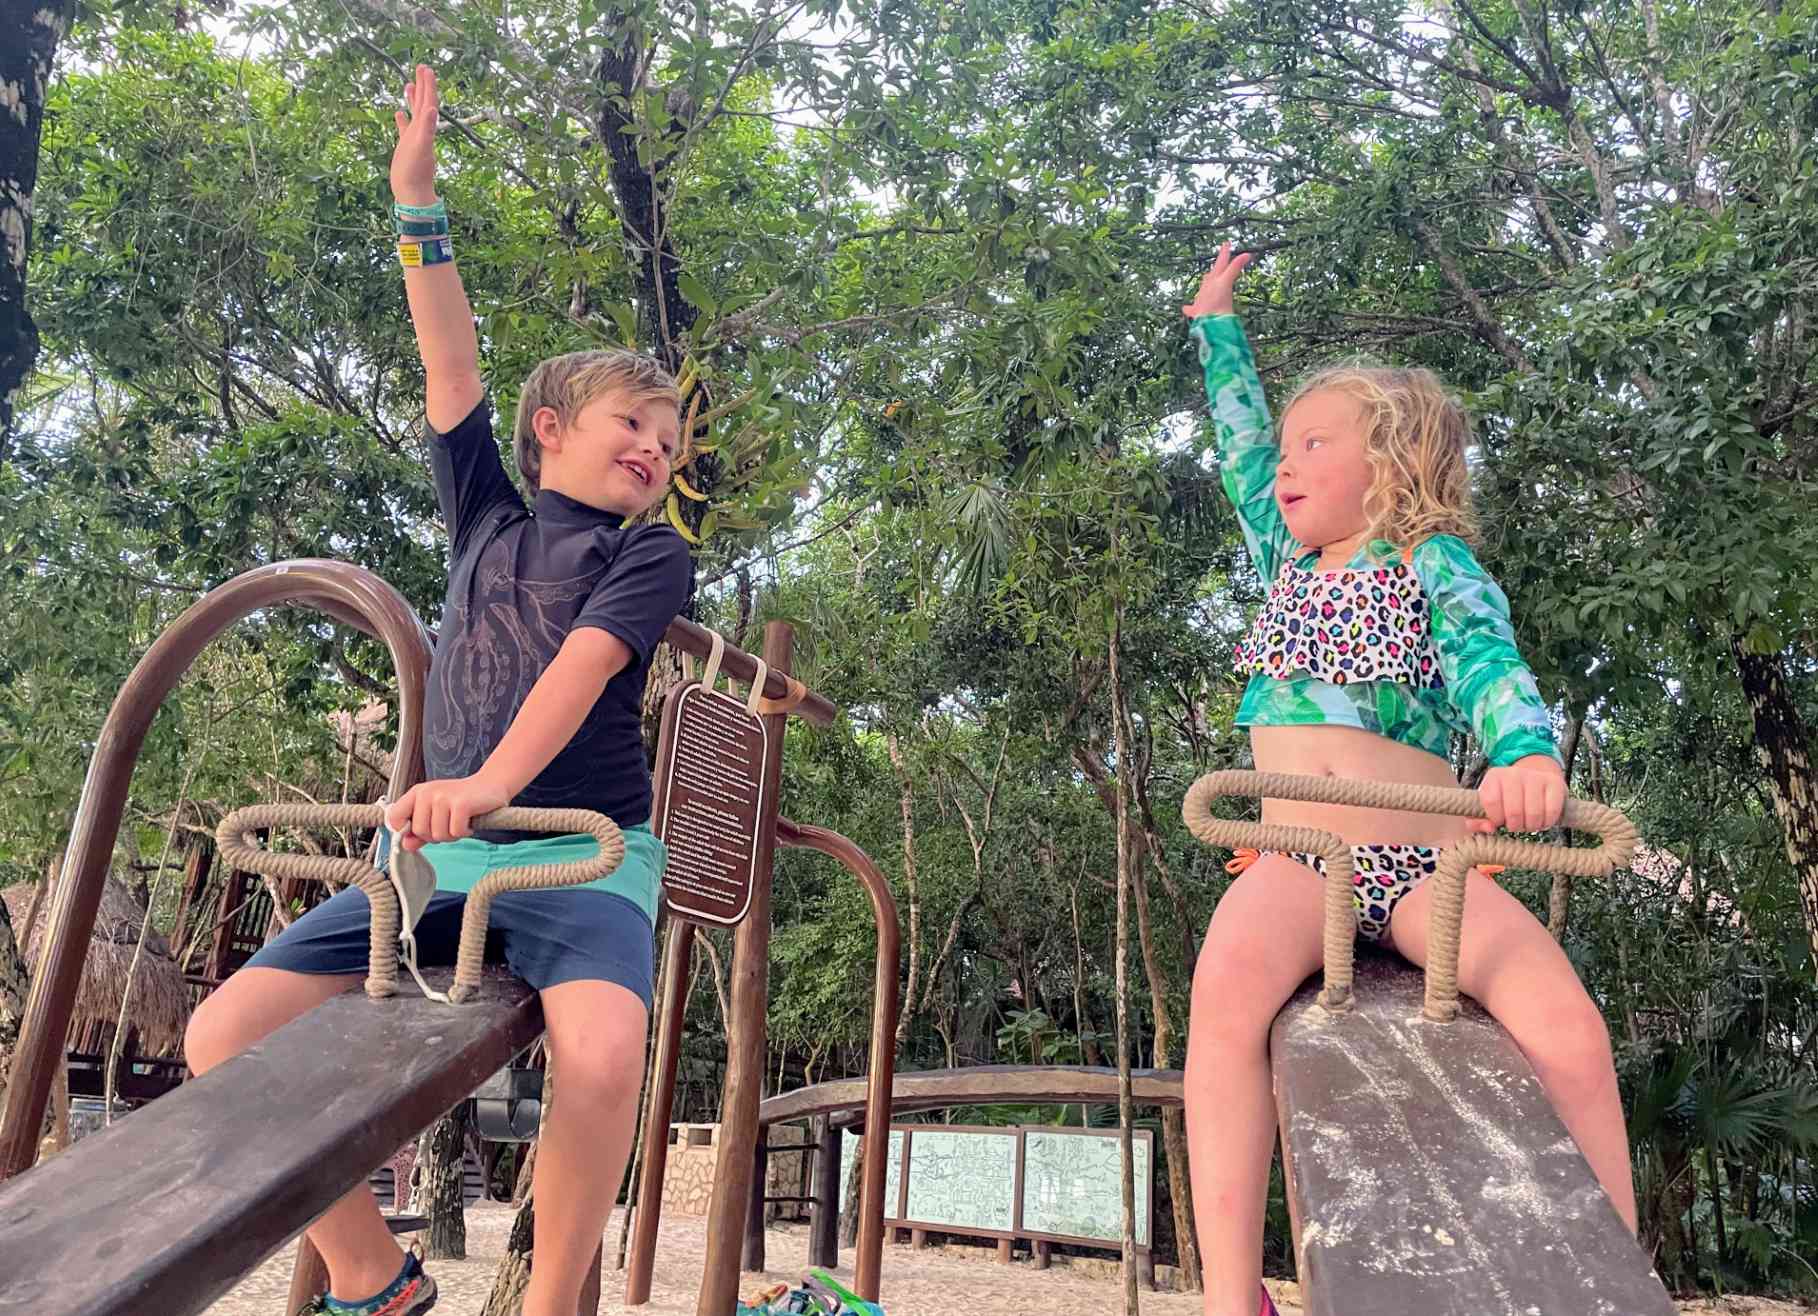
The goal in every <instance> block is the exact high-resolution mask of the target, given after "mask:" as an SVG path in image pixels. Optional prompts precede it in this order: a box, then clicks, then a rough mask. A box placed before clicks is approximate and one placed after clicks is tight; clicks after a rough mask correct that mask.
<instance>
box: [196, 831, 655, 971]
mask: <svg viewBox="0 0 1818 1316" xmlns="http://www.w3.org/2000/svg"><path fill="white" fill-rule="evenodd" d="M473 825H474V826H475V827H476V828H480V827H488V828H497V829H499V830H502V831H518V832H549V833H557V834H564V835H567V834H573V833H585V834H586V835H589V836H591V837H593V838H594V840H595V841H597V842H598V843H599V853H597V854H595V855H594V856H592V857H591V858H589V859H582V860H576V861H574V862H571V863H563V864H528V865H523V866H520V867H517V868H504V869H500V870H499V871H498V872H495V873H488V874H487V875H486V877H485V878H483V879H482V880H481V881H480V882H479V883H478V884H476V885H475V887H474V888H473V890H472V891H470V892H469V893H468V896H467V905H466V908H465V909H464V910H463V911H462V915H461V943H460V952H459V956H458V958H457V959H456V961H455V977H454V985H453V986H452V987H450V988H449V991H448V997H447V999H448V1000H449V1001H451V1002H455V1003H458V1002H461V1001H465V1000H468V999H470V998H471V997H472V996H473V994H474V992H475V990H476V989H477V988H478V987H479V982H480V964H481V961H482V958H483V957H484V954H485V950H486V928H487V918H488V916H489V914H490V912H491V909H492V901H493V898H494V897H495V896H497V895H498V894H499V893H500V892H503V891H529V890H546V889H550V888H556V887H567V886H579V885H581V884H582V883H584V882H592V881H594V880H596V879H598V878H601V877H605V876H606V875H607V874H608V873H611V872H612V871H613V870H614V869H616V868H617V867H618V866H619V865H620V864H621V863H622V862H624V859H625V837H624V835H623V834H622V833H621V832H620V831H619V826H618V824H617V823H615V822H613V820H612V819H610V818H608V817H606V816H605V815H604V814H601V813H595V812H594V811H593V810H591V809H520V808H504V809H494V810H493V811H492V812H490V813H485V814H481V815H480V816H479V817H477V818H475V819H474V820H473ZM384 826H385V806H384V805H381V804H251V805H248V806H246V807H245V808H243V809H235V810H234V811H233V812H232V813H230V814H228V815H227V817H225V818H223V819H222V820H221V825H220V826H219V827H217V828H216V829H215V844H216V846H217V847H218V848H219V849H220V852H221V858H222V859H223V860H224V861H226V862H227V863H228V864H230V865H232V866H233V867H234V868H236V869H242V870H244V871H246V872H249V873H258V874H260V875H261V876H266V877H280V878H285V877H294V878H304V879H307V880H309V881H318V882H319V881H327V880H334V881H338V882H342V883H345V884H347V885H349V886H357V887H359V888H360V890H362V891H364V892H365V893H366V898H367V900H368V901H369V902H370V903H371V905H372V940H371V943H370V958H369V962H368V965H367V976H366V994H367V995H368V996H372V997H380V996H390V995H391V994H392V993H393V992H394V991H396V990H397V985H398V946H399V943H400V941H403V942H404V944H405V950H406V954H407V956H408V960H407V962H408V963H409V965H410V969H411V972H412V973H413V974H416V972H417V971H416V964H415V943H414V940H413V939H411V934H410V930H409V929H405V928H403V927H402V926H401V925H402V922H403V918H402V913H401V911H400V907H399V899H398V892H397V890H396V888H395V887H393V885H392V881H391V878H390V877H389V876H387V875H386V873H384V872H381V871H380V870H379V869H376V868H374V867H373V866H372V864H371V863H369V862H368V861H366V860H364V859H343V858H337V857H335V856H333V855H312V854H274V853H273V852H272V851H270V850H267V849H264V848H263V847H262V846H260V844H259V841H258V836H257V833H258V832H259V830H260V829H262V828H268V827H378V828H382V827H384ZM393 853H394V854H395V853H396V851H395V850H394V851H393ZM417 981H418V982H419V983H421V982H422V977H421V975H420V974H418V975H417ZM424 991H425V992H426V993H429V994H430V995H432V996H439V993H431V992H429V988H428V987H427V986H425V987H424Z"/></svg>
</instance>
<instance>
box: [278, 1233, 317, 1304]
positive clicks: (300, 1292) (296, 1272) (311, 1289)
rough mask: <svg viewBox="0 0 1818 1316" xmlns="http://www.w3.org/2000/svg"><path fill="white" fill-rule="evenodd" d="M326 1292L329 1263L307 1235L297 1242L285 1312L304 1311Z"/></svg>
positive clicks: (285, 1301)
mask: <svg viewBox="0 0 1818 1316" xmlns="http://www.w3.org/2000/svg"><path fill="white" fill-rule="evenodd" d="M326 1292H328V1263H327V1262H325V1261H323V1260H322V1254H321V1253H320V1252H318V1251H316V1245H315V1244H314V1243H312V1242H310V1241H309V1235H308V1234H305V1235H303V1237H301V1238H299V1239H298V1240H297V1260H296V1263H295V1264H294V1265H292V1266H291V1268H290V1296H289V1297H288V1298H286V1299H285V1300H284V1310H285V1311H287V1312H292V1311H302V1310H303V1309H304V1308H305V1307H307V1306H308V1305H309V1304H310V1303H312V1302H314V1301H315V1300H316V1299H317V1298H319V1297H321V1296H322V1295H323V1294H324V1293H326Z"/></svg>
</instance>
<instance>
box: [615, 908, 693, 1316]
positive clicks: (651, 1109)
mask: <svg viewBox="0 0 1818 1316" xmlns="http://www.w3.org/2000/svg"><path fill="white" fill-rule="evenodd" d="M693 951H694V924H692V923H690V922H688V921H687V920H686V919H679V918H676V917H675V916H674V915H673V914H672V915H670V917H669V935H668V938H667V939H666V940H665V941H664V943H663V1017H662V1019H661V1021H660V1022H659V1023H658V1024H657V1044H656V1045H657V1051H656V1063H655V1065H654V1067H653V1068H654V1072H653V1074H652V1076H651V1092H650V1099H649V1100H648V1101H647V1102H645V1104H644V1168H643V1169H642V1170H641V1171H639V1173H638V1204H637V1218H636V1219H635V1220H634V1221H633V1225H634V1228H633V1229H632V1234H631V1256H630V1259H629V1260H628V1261H627V1262H626V1265H625V1305H626V1306H627V1307H640V1306H642V1305H643V1304H645V1303H647V1302H649V1301H650V1274H651V1271H652V1269H653V1268H654V1267H655V1264H656V1244H657V1228H658V1226H660V1225H661V1224H662V1222H663V1173H664V1171H665V1170H666V1169H667V1168H668V1166H669V1116H670V1112H671V1111H672V1110H673V1109H674V1108H675V1071H676V1064H677V1062H679V1061H680V1059H681V1056H682V1018H683V1015H684V1014H685V1013H686V1011H687V1008H688V974H689V966H690V965H691V963H692V960H691V958H690V956H691V955H692V953H693Z"/></svg>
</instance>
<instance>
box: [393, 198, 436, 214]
mask: <svg viewBox="0 0 1818 1316" xmlns="http://www.w3.org/2000/svg"><path fill="white" fill-rule="evenodd" d="M392 212H393V213H394V214H395V215H397V217H398V218H399V219H447V218H448V203H447V202H445V201H443V200H442V199H441V198H440V197H437V198H436V201H435V203H434V204H433V205H427V206H407V205H405V204H404V203H403V202H402V201H398V202H394V203H393V205H392Z"/></svg>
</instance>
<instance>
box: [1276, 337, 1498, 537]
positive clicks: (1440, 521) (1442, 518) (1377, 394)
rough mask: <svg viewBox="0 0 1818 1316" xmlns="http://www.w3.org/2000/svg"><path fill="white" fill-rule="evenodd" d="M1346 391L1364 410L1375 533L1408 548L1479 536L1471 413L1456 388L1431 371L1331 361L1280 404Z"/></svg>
mask: <svg viewBox="0 0 1818 1316" xmlns="http://www.w3.org/2000/svg"><path fill="white" fill-rule="evenodd" d="M1328 391H1330V392H1338V393H1343V394H1345V395H1346V396H1347V397H1350V398H1352V399H1353V400H1355V401H1356V402H1357V404H1358V406H1359V407H1360V408H1362V410H1363V418H1364V451H1365V453H1366V454H1367V455H1368V457H1369V460H1370V469H1371V471H1372V472H1374V474H1375V478H1374V479H1373V480H1372V481H1371V483H1370V489H1369V492H1368V493H1367V494H1365V496H1364V515H1365V516H1367V517H1368V518H1369V521H1370V538H1371V539H1384V540H1387V541H1388V542H1389V543H1391V544H1394V545H1395V546H1396V547H1397V548H1409V547H1412V546H1413V545H1415V544H1418V543H1420V541H1421V540H1423V539H1427V538H1429V537H1430V536H1432V535H1457V536H1458V537H1459V538H1460V539H1462V540H1464V541H1465V542H1466V543H1471V544H1474V543H1476V542H1477V539H1478V533H1477V517H1476V515H1475V513H1474V512H1473V511H1472V510H1471V473H1470V468H1469V466H1468V465H1467V463H1466V460H1465V450H1466V448H1467V447H1469V445H1470V442H1471V417H1470V413H1469V412H1467V411H1466V410H1465V408H1464V404H1463V403H1462V402H1460V401H1459V400H1458V397H1457V395H1456V394H1454V393H1453V392H1452V391H1451V390H1450V389H1448V388H1447V387H1446V386H1445V383H1444V381H1442V380H1441V379H1440V378H1439V376H1438V375H1436V374H1434V373H1433V372H1432V371H1431V370H1423V369H1419V368H1413V369H1404V368H1400V367H1392V366H1373V365H1369V364H1366V363H1362V362H1353V363H1350V364H1346V365H1337V366H1327V367H1326V368H1325V369H1323V370H1319V371H1316V372H1315V373H1314V374H1312V375H1311V376H1309V377H1308V378H1307V379H1306V380H1305V381H1303V382H1302V383H1301V385H1300V387H1299V388H1297V389H1295V390H1294V396H1293V397H1291V398H1289V399H1288V405H1287V406H1285V407H1283V408H1282V410H1281V415H1282V420H1283V421H1284V422H1285V421H1286V420H1287V417H1288V413H1289V412H1290V411H1292V410H1293V409H1294V404H1295V403H1296V402H1299V401H1300V400H1301V399H1302V398H1304V397H1306V396H1307V395H1308V394H1310V393H1322V392H1328Z"/></svg>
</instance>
